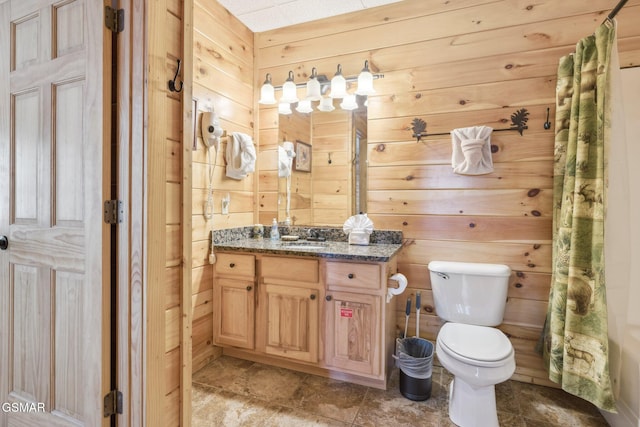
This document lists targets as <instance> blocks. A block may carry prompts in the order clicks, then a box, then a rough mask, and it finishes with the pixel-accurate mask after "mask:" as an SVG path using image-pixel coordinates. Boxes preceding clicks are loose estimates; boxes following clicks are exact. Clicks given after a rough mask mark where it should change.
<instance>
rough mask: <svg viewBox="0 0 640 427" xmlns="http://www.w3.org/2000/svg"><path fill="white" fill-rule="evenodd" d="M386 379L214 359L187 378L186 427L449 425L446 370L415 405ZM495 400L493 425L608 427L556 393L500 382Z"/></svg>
mask: <svg viewBox="0 0 640 427" xmlns="http://www.w3.org/2000/svg"><path fill="white" fill-rule="evenodd" d="M391 378H392V381H391V385H390V386H389V388H388V390H386V391H384V390H377V389H374V388H370V387H364V386H360V385H356V384H349V383H345V382H340V381H335V380H331V379H327V378H323V377H318V376H315V375H308V374H304V373H300V372H294V371H290V370H287V369H282V368H276V367H272V366H267V365H263V364H260V363H254V362H249V361H245V360H239V359H235V358H231V357H227V356H222V357H220V358H218V359H217V360H215V361H213V362H211V363H210V364H209V365H207V366H205V367H204V368H203V369H201V370H199V371H198V372H195V373H194V375H193V403H192V405H193V406H192V407H193V420H192V426H193V427H204V426H207V427H209V426H224V427H233V426H274V427H275V426H277V427H289V426H291V427H302V426H362V427H365V426H373V427H381V426H393V427H400V426H412V427H417V426H434V427H453V426H455V424H453V423H452V422H451V421H450V420H449V417H448V415H447V387H448V384H449V382H450V381H451V379H452V376H451V374H449V373H448V372H447V371H446V370H444V369H442V368H440V367H437V366H434V368H433V374H432V391H431V398H430V399H428V400H426V401H423V402H414V401H412V400H409V399H406V398H405V397H403V396H402V395H401V394H400V391H399V387H398V372H397V369H394V372H392V377H391ZM496 396H497V406H498V418H499V420H500V425H501V426H506V427H558V426H571V427H576V426H589V427H592V426H594V427H595V426H607V425H608V424H607V422H606V421H605V420H604V418H603V417H602V416H601V415H600V413H599V412H598V411H597V409H596V408H595V407H594V406H593V405H591V404H590V403H588V402H586V401H584V400H581V399H578V398H576V397H574V396H571V395H569V394H567V393H565V392H563V391H561V390H557V389H553V388H548V387H541V386H535V385H531V384H524V383H520V382H516V381H507V382H505V383H502V384H498V385H497V386H496Z"/></svg>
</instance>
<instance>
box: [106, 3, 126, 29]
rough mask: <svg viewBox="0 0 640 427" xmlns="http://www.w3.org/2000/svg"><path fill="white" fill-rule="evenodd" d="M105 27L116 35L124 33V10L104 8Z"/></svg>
mask: <svg viewBox="0 0 640 427" xmlns="http://www.w3.org/2000/svg"><path fill="white" fill-rule="evenodd" d="M104 25H106V27H107V28H108V29H110V30H111V31H113V32H114V33H121V32H122V31H124V9H114V8H112V7H111V6H105V7H104Z"/></svg>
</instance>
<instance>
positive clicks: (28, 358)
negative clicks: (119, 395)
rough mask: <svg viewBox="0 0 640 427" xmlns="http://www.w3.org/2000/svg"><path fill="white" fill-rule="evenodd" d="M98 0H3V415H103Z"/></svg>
mask: <svg viewBox="0 0 640 427" xmlns="http://www.w3.org/2000/svg"><path fill="white" fill-rule="evenodd" d="M103 8H104V4H103V2H102V1H96V0H56V1H54V0H0V236H6V239H7V241H8V247H7V248H6V249H4V250H0V405H2V408H0V426H71V425H73V426H78V425H86V426H100V425H105V422H106V421H108V420H105V419H104V418H103V416H102V415H103V400H102V398H103V395H104V394H105V392H106V390H107V388H108V386H109V384H107V383H108V378H109V366H110V363H109V360H110V359H109V355H110V349H109V339H110V335H109V332H110V331H109V328H110V326H109V325H110V322H109V316H110V309H109V293H108V289H109V286H110V283H109V268H105V267H107V266H108V264H107V263H108V262H109V258H108V255H109V245H110V242H109V240H108V239H109V235H108V226H107V225H105V224H104V223H103V221H102V202H103V200H104V199H105V197H104V196H103V193H104V189H105V188H108V185H109V177H110V175H109V174H110V171H109V168H108V167H105V159H108V158H109V155H110V152H109V150H110V141H109V139H108V133H107V132H108V131H109V126H108V123H109V121H108V120H105V118H104V114H105V113H109V110H108V109H107V108H105V96H106V95H108V93H106V91H105V89H106V87H107V86H105V82H108V79H109V76H110V75H109V69H110V68H109V67H108V64H106V62H107V61H110V59H105V57H104V52H105V50H106V49H107V48H108V46H110V44H109V43H110V36H108V37H107V36H105V34H107V33H106V31H105V29H104V24H103V21H104V18H103V14H104V10H103ZM105 43H107V44H105ZM107 52H108V54H109V55H108V58H110V53H111V52H110V51H107ZM107 105H108V104H107ZM105 183H106V186H105ZM0 243H1V242H0Z"/></svg>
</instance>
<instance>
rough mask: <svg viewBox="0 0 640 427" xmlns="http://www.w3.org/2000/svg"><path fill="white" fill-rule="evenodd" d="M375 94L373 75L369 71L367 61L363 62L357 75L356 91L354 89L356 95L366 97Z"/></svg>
mask: <svg viewBox="0 0 640 427" xmlns="http://www.w3.org/2000/svg"><path fill="white" fill-rule="evenodd" d="M374 93H376V91H375V90H373V74H371V71H369V61H368V60H367V61H364V68H363V69H362V71H360V74H359V75H358V89H356V94H357V95H362V96H368V95H373V94H374Z"/></svg>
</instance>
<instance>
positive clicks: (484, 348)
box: [438, 323, 513, 362]
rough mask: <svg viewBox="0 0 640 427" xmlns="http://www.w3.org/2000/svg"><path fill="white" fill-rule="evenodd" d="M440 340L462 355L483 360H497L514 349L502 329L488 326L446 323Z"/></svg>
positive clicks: (441, 330)
mask: <svg viewBox="0 0 640 427" xmlns="http://www.w3.org/2000/svg"><path fill="white" fill-rule="evenodd" d="M438 340H439V341H440V343H441V344H442V345H444V346H445V347H447V349H449V350H451V351H452V352H454V353H456V354H459V355H460V356H462V357H464V358H467V359H472V360H478V361H483V362H495V361H498V360H503V359H505V358H506V357H508V356H509V355H510V354H511V352H512V351H513V347H512V345H511V341H509V338H507V336H506V335H505V334H503V333H502V331H501V330H499V329H496V328H489V327H486V326H476V325H466V324H463V323H445V324H444V325H443V326H442V328H441V329H440V333H439V334H438Z"/></svg>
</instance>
